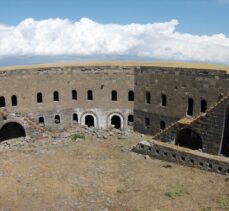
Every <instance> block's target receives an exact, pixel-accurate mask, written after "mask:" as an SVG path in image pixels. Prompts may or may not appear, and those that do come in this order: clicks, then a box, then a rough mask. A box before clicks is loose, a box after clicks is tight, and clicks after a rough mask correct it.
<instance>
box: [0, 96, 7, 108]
mask: <svg viewBox="0 0 229 211" xmlns="http://www.w3.org/2000/svg"><path fill="white" fill-rule="evenodd" d="M5 106H6V101H5V97H3V96H1V97H0V107H5Z"/></svg>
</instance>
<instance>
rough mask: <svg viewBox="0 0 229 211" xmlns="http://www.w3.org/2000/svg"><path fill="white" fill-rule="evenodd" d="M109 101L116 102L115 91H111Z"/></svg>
mask: <svg viewBox="0 0 229 211" xmlns="http://www.w3.org/2000/svg"><path fill="white" fill-rule="evenodd" d="M111 100H112V101H117V91H115V90H113V91H112V92H111Z"/></svg>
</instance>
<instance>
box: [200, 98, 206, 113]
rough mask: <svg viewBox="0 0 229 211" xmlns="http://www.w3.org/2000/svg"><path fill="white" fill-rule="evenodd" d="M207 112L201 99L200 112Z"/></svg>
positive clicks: (204, 101) (204, 102)
mask: <svg viewBox="0 0 229 211" xmlns="http://www.w3.org/2000/svg"><path fill="white" fill-rule="evenodd" d="M206 110H207V101H206V100H204V99H202V100H201V105H200V112H201V113H205V112H206Z"/></svg>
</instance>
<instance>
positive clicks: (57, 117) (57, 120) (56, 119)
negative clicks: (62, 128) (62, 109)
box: [54, 115, 60, 124]
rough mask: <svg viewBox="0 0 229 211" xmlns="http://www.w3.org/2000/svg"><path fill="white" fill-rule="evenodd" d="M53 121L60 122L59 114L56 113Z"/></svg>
mask: <svg viewBox="0 0 229 211" xmlns="http://www.w3.org/2000/svg"><path fill="white" fill-rule="evenodd" d="M54 121H55V123H56V124H60V116H59V115H56V116H55V119H54Z"/></svg>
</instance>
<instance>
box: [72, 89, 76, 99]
mask: <svg viewBox="0 0 229 211" xmlns="http://www.w3.org/2000/svg"><path fill="white" fill-rule="evenodd" d="M72 99H73V100H77V91H76V90H72Z"/></svg>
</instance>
